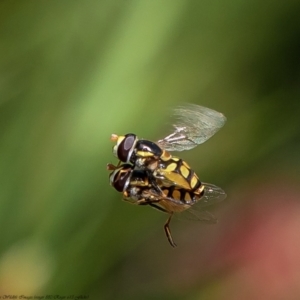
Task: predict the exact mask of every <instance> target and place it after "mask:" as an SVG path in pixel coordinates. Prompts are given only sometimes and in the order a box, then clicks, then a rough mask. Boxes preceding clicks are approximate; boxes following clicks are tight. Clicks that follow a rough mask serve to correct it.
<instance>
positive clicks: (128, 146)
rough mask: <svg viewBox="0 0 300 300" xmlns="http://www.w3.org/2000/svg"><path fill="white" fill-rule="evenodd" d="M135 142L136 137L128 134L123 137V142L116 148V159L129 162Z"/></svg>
mask: <svg viewBox="0 0 300 300" xmlns="http://www.w3.org/2000/svg"><path fill="white" fill-rule="evenodd" d="M135 141H136V135H135V134H132V133H129V134H126V135H125V138H124V139H123V141H122V142H121V143H120V145H119V146H118V152H117V155H118V158H119V159H120V160H121V161H123V162H127V161H129V160H130V157H128V156H129V154H130V153H131V152H132V150H133V149H132V148H133V147H134V145H135Z"/></svg>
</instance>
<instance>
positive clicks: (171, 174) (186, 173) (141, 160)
mask: <svg viewBox="0 0 300 300" xmlns="http://www.w3.org/2000/svg"><path fill="white" fill-rule="evenodd" d="M173 115H174V117H175V120H176V121H175V123H174V124H173V127H174V130H173V132H172V133H171V134H169V135H168V136H166V137H165V138H163V139H161V140H159V141H157V142H156V143H154V142H152V141H149V140H143V139H141V140H139V139H138V137H137V136H136V135H135V134H133V133H129V134H126V135H123V136H118V135H116V134H112V136H111V140H112V141H116V142H117V143H116V145H115V146H114V147H113V153H114V155H115V156H117V157H118V158H119V160H120V161H121V162H124V163H132V164H133V165H134V166H135V167H136V168H139V169H147V170H149V171H150V172H151V174H152V175H151V176H153V178H155V179H156V180H160V181H161V182H162V184H163V185H164V186H177V187H178V188H183V189H186V190H189V191H192V192H194V193H198V195H200V193H201V182H200V180H199V178H198V176H197V175H196V173H195V172H194V171H193V170H192V169H191V168H190V166H189V165H188V164H187V163H186V162H185V161H184V160H182V159H181V158H179V157H176V156H172V155H171V154H170V153H169V151H183V150H190V149H192V148H194V147H196V146H198V145H200V144H202V143H204V142H205V141H206V140H208V139H209V138H210V137H212V136H213V135H214V134H215V133H216V132H217V131H218V130H219V129H220V128H221V127H222V126H223V125H224V123H225V121H226V118H225V116H224V115H223V114H221V113H219V112H217V111H215V110H212V109H210V108H206V107H203V106H199V105H195V104H188V105H185V106H179V107H177V108H175V109H174V110H173ZM154 183H155V182H154Z"/></svg>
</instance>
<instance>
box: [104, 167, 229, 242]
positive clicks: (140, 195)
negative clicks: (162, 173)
mask: <svg viewBox="0 0 300 300" xmlns="http://www.w3.org/2000/svg"><path fill="white" fill-rule="evenodd" d="M107 169H108V170H110V171H112V172H111V173H110V175H109V179H110V184H111V185H112V186H113V187H114V188H115V189H116V190H117V191H118V192H122V193H123V199H124V200H125V201H128V202H130V203H132V204H137V205H149V206H151V207H153V208H156V209H158V210H160V211H162V212H165V213H167V214H169V218H168V219H167V221H166V223H165V225H164V230H165V233H166V236H167V238H168V241H169V243H170V244H171V246H172V247H175V246H176V244H175V243H174V241H173V238H172V235H171V230H170V227H169V224H170V222H171V218H172V216H173V214H174V213H180V212H183V211H185V210H188V212H190V213H191V214H192V216H193V218H196V219H197V220H202V221H208V222H214V223H215V222H216V219H215V217H214V216H213V215H211V214H210V213H208V212H207V211H196V210H193V209H192V208H191V207H192V206H193V205H195V204H197V208H198V209H202V208H204V207H206V206H208V205H212V204H214V203H216V202H219V201H221V200H223V199H224V198H225V197H226V194H225V193H224V191H223V190H222V189H221V188H219V187H217V186H215V185H213V184H209V183H202V184H201V186H200V187H199V190H201V192H200V193H195V192H193V191H191V190H186V189H183V188H179V187H177V186H175V185H173V186H164V185H163V184H162V182H161V181H158V182H156V184H157V185H158V187H159V189H157V187H156V185H155V186H153V184H152V181H151V180H149V178H148V172H147V170H137V169H134V166H133V165H130V164H122V165H120V166H114V165H112V164H108V165H107Z"/></svg>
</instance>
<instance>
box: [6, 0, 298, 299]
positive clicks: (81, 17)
mask: <svg viewBox="0 0 300 300" xmlns="http://www.w3.org/2000/svg"><path fill="white" fill-rule="evenodd" d="M299 15H300V2H299V1H296V0H287V1H277V2H275V1H263V2H262V1H257V0H253V1H237V0H234V1H218V0H212V1H206V0H204V1H193V0H186V1H184V0H163V1H159V0H139V1H138V0H128V1H124V0H123V1H121V0H119V1H108V0H102V1H96V0H94V1H92V0H88V1H79V0H64V1H58V0H57V1H50V0H48V1H37V0H36V1H31V0H26V1H14V0H11V1H1V3H0V16H1V17H0V53H1V55H0V72H1V73H0V197H1V198H0V224H1V226H0V234H1V244H0V253H1V256H0V296H1V295H17V296H20V295H25V296H34V295H40V296H46V295H60V296H61V297H68V296H70V298H71V299H72V295H73V296H74V298H73V299H75V297H76V296H79V295H82V296H86V298H89V299H191V300H194V299H300V286H299V281H300V186H299V177H300V172H299V171H300V126H299V115H300V59H299V53H300V18H299ZM185 102H192V103H196V104H200V105H203V106H207V107H210V108H213V109H215V110H217V111H220V112H222V113H224V114H225V115H226V117H227V123H226V125H225V127H224V128H222V129H221V130H220V132H218V133H217V134H216V136H214V137H213V138H212V139H211V140H209V141H208V142H206V143H205V144H203V145H201V146H199V147H197V148H196V149H193V150H191V151H189V152H186V153H182V154H180V155H181V156H182V157H183V158H184V159H185V160H187V161H188V163H189V164H190V165H191V166H192V167H193V169H195V170H196V171H197V173H198V175H199V177H200V179H201V180H203V181H204V182H211V183H214V184H216V185H218V186H220V187H222V188H223V189H224V190H225V191H226V192H227V194H228V196H227V199H226V200H225V201H224V202H223V203H220V204H218V205H215V206H214V207H212V208H211V209H210V211H211V212H213V213H214V214H215V215H216V216H217V218H218V219H219V223H218V224H217V225H206V224H202V223H200V222H179V221H175V220H174V221H173V222H172V224H171V227H172V233H173V237H174V240H175V241H176V243H177V244H178V247H177V248H176V249H172V248H171V247H170V245H169V244H168V242H167V240H166V238H165V235H164V232H163V224H164V222H165V220H166V215H163V214H161V213H159V212H157V211H155V210H152V209H150V208H147V207H137V206H133V205H129V204H127V203H125V202H122V201H121V195H120V194H119V193H117V192H116V191H115V190H113V189H112V188H111V187H110V186H109V181H108V172H107V171H106V164H107V163H109V162H112V163H116V162H117V160H116V159H115V158H114V157H113V155H112V152H111V150H112V146H113V145H112V143H111V142H110V140H109V138H110V135H111V134H112V133H116V134H124V133H127V132H134V133H136V134H138V136H140V137H143V138H147V139H151V140H157V139H159V138H162V137H163V136H164V134H166V133H168V130H167V125H166V124H167V123H168V119H167V117H166V111H167V110H168V109H169V108H172V107H173V106H175V105H178V104H179V103H185ZM53 299H54V298H53Z"/></svg>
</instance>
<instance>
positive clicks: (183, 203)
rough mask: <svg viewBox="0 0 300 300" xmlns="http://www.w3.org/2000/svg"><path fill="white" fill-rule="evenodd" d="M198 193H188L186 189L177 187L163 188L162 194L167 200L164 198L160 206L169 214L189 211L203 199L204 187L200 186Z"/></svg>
mask: <svg viewBox="0 0 300 300" xmlns="http://www.w3.org/2000/svg"><path fill="white" fill-rule="evenodd" d="M197 191H198V192H199V193H194V192H193V191H187V190H186V189H183V188H177V187H175V186H170V187H162V192H163V193H164V195H165V196H166V199H165V200H163V198H162V200H161V201H160V202H159V204H158V206H160V207H162V208H163V209H164V210H165V211H167V212H169V213H172V212H182V211H184V210H186V209H189V208H190V207H191V206H192V205H194V204H195V203H196V202H198V201H199V200H200V199H201V197H202V196H203V194H204V186H203V185H202V186H200V187H199V189H198V190H197ZM173 200H174V201H173Z"/></svg>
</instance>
